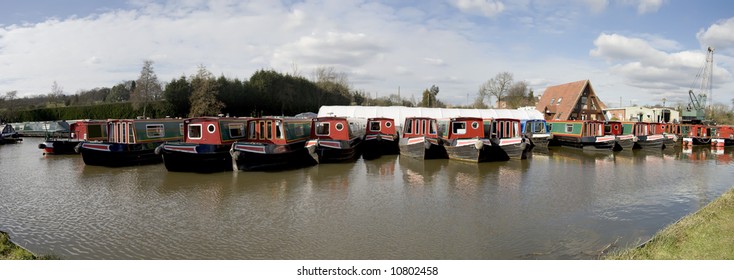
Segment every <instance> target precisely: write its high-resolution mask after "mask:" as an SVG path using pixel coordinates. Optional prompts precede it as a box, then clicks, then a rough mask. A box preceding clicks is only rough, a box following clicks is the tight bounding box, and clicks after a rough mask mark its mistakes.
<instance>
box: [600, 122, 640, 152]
mask: <svg viewBox="0 0 734 280" xmlns="http://www.w3.org/2000/svg"><path fill="white" fill-rule="evenodd" d="M633 126H634V123H631V122H619V121H607V123H606V124H604V135H613V136H614V148H613V150H614V151H631V150H632V148H634V146H635V141H637V137H635V135H634V134H633V133H632V128H633Z"/></svg>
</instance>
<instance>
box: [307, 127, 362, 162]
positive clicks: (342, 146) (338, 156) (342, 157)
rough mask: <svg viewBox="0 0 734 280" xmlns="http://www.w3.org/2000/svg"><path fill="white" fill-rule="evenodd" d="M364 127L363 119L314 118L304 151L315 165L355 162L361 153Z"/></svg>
mask: <svg viewBox="0 0 734 280" xmlns="http://www.w3.org/2000/svg"><path fill="white" fill-rule="evenodd" d="M366 126H367V120H366V119H363V118H343V117H319V118H314V119H313V120H312V121H311V133H310V137H309V140H308V142H306V149H308V152H309V154H310V155H311V158H312V159H313V161H314V162H316V163H338V162H352V161H356V160H357V159H358V158H359V156H360V155H361V152H362V142H363V141H364V131H365V128H366Z"/></svg>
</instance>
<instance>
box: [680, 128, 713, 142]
mask: <svg viewBox="0 0 734 280" xmlns="http://www.w3.org/2000/svg"><path fill="white" fill-rule="evenodd" d="M715 134H716V127H714V126H708V125H703V124H692V125H691V126H690V129H689V131H688V134H686V135H685V136H684V137H683V146H700V145H709V144H711V136H712V135H715Z"/></svg>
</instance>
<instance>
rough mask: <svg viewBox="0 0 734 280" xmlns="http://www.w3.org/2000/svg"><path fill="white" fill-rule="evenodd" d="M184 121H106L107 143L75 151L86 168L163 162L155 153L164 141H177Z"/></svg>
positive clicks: (84, 143) (89, 144) (83, 145)
mask: <svg viewBox="0 0 734 280" xmlns="http://www.w3.org/2000/svg"><path fill="white" fill-rule="evenodd" d="M182 136H183V121H182V120H177V119H119V120H109V121H107V140H106V141H102V142H96V141H95V142H92V141H82V142H81V143H79V145H78V146H77V147H76V149H78V150H79V153H81V154H82V159H83V160H84V164H86V165H97V166H108V167H120V166H131V165H142V164H154V163H160V162H161V161H163V159H162V158H161V156H160V155H156V153H155V150H156V148H157V147H158V146H160V145H161V144H163V143H164V142H166V141H180V140H181V138H182Z"/></svg>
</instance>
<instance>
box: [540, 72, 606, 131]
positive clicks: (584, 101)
mask: <svg viewBox="0 0 734 280" xmlns="http://www.w3.org/2000/svg"><path fill="white" fill-rule="evenodd" d="M604 108H606V106H605V105H604V103H602V102H601V101H600V100H599V98H598V97H597V96H596V92H594V88H593V87H592V86H591V82H590V81H589V80H581V81H576V82H571V83H567V84H562V85H557V86H550V87H548V88H546V89H545V92H544V93H543V96H541V97H540V101H538V105H537V106H536V107H535V109H536V110H538V111H540V112H541V113H543V115H544V116H545V119H546V120H602V121H603V120H606V119H605V118H604V113H603V112H602V109H604Z"/></svg>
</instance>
